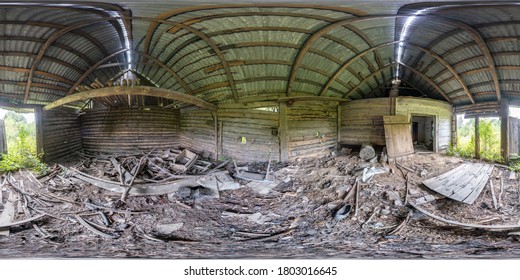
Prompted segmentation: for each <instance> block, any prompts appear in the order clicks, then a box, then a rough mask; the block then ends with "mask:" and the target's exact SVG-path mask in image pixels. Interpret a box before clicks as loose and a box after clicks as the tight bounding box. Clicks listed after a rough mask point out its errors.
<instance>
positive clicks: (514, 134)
mask: <svg viewBox="0 0 520 280" xmlns="http://www.w3.org/2000/svg"><path fill="white" fill-rule="evenodd" d="M509 154H517V155H518V154H520V119H517V118H513V117H509Z"/></svg>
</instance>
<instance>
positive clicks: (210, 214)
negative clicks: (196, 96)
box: [0, 154, 520, 259]
mask: <svg viewBox="0 0 520 280" xmlns="http://www.w3.org/2000/svg"><path fill="white" fill-rule="evenodd" d="M463 162H465V160H462V159H459V158H454V157H449V156H444V155H440V154H415V155H414V156H412V157H411V158H410V159H408V160H407V161H403V162H401V163H400V165H401V166H397V165H395V164H380V163H374V164H371V163H367V162H364V161H362V160H360V159H359V158H358V157H357V156H356V155H345V156H337V157H324V158H321V159H314V160H301V161H297V162H293V163H289V164H284V165H282V164H273V165H271V170H274V174H273V175H274V181H273V182H256V181H248V180H242V179H237V182H239V183H240V188H238V189H231V190H223V191H220V197H218V198H216V197H214V196H212V195H206V193H207V192H206V191H205V189H203V188H181V189H179V190H178V191H177V192H175V193H173V194H164V195H157V196H155V195H154V196H130V197H128V199H127V201H126V203H122V202H121V201H119V199H120V197H121V194H118V193H113V192H110V191H107V190H105V189H101V188H98V187H96V186H92V185H90V184H89V183H86V182H84V181H81V180H79V179H77V178H75V177H73V176H71V175H72V174H71V173H72V171H70V170H69V172H65V171H64V170H61V171H59V173H58V172H55V173H54V174H52V175H50V176H47V177H42V178H40V179H39V182H40V183H38V182H37V181H36V179H35V178H34V177H33V176H32V175H31V173H30V172H29V171H25V170H24V171H21V172H17V173H15V174H13V175H12V177H11V178H8V180H6V176H7V175H6V174H4V175H3V178H2V181H3V182H4V184H3V186H2V188H1V190H2V200H1V202H2V204H1V205H0V210H3V211H5V209H6V205H7V204H8V201H10V204H11V205H14V208H15V209H14V215H15V216H14V218H13V219H12V220H13V221H21V220H24V219H28V218H31V217H32V218H34V217H38V215H41V214H45V216H42V217H40V218H37V219H35V220H34V221H33V222H29V223H24V224H21V225H15V226H12V227H10V230H9V228H5V227H4V228H0V234H2V233H3V234H6V230H7V231H9V232H8V233H9V236H0V257H2V258H70V257H92V258H95V257H104V258H126V257H132V258H323V257H334V258H399V259H401V258H402V259H408V258H517V257H518V256H520V243H519V242H518V239H517V235H515V234H514V231H513V233H511V232H512V231H511V230H509V231H491V230H483V229H468V228H462V227H460V226H452V225H448V224H446V223H443V222H439V221H436V220H433V219H431V218H429V217H427V216H425V215H423V214H421V213H419V212H417V211H415V210H413V209H412V208H411V207H410V206H409V205H405V196H406V200H407V201H408V202H409V201H412V202H416V201H417V199H418V198H420V197H422V196H424V195H428V194H431V195H434V196H435V198H436V200H434V201H432V202H429V203H425V204H422V205H421V207H422V208H424V209H426V210H427V211H429V212H431V213H434V214H435V215H437V216H440V217H443V218H446V219H449V220H454V221H459V222H464V223H471V224H479V223H480V224H492V225H501V224H508V225H516V224H519V223H520V215H518V211H519V206H520V189H519V186H520V185H519V183H518V178H513V177H511V178H510V171H509V170H507V169H506V168H504V167H495V168H494V170H493V174H492V178H491V180H493V183H494V184H493V185H494V187H495V195H496V196H499V195H500V198H501V199H500V202H501V204H500V205H498V206H499V208H498V209H495V208H494V206H493V201H492V196H491V191H490V187H489V186H486V187H485V188H484V191H483V192H482V193H481V194H480V196H479V197H478V198H477V200H476V201H475V202H474V203H473V204H472V205H467V204H463V203H460V202H457V201H453V200H449V199H444V198H442V197H441V196H440V195H436V194H435V193H433V192H432V191H430V190H429V189H427V188H426V187H425V186H423V185H422V184H421V181H422V180H425V179H427V178H431V177H434V176H436V175H439V174H442V173H444V172H446V171H448V170H451V169H453V168H455V167H456V166H458V165H460V164H462V163H463ZM93 164H94V165H95V164H96V163H95V162H94V163H93ZM65 165H66V166H68V167H71V166H78V165H81V164H80V163H79V162H78V161H75V162H74V161H73V162H67V163H65ZM266 166H267V163H261V164H254V165H253V164H251V165H250V166H249V170H250V171H258V172H262V171H263V172H265V170H266ZM368 166H374V167H379V168H381V169H382V170H388V172H387V173H383V174H377V175H374V177H373V178H372V179H370V180H368V182H366V183H363V182H362V178H361V176H362V174H361V173H362V170H361V171H360V170H359V169H360V168H362V167H368ZM226 169H227V170H228V172H229V174H230V175H232V176H233V175H234V173H235V168H234V166H233V164H231V163H230V164H228V166H226ZM408 169H409V170H411V171H409V170H408ZM56 170H58V169H56ZM84 171H85V172H87V171H88V169H84ZM406 174H408V177H409V190H408V195H406V180H405V175H406ZM49 177H52V179H46V178H49ZM500 178H502V182H503V188H502V192H501V191H500ZM356 180H357V181H358V182H359V183H358V186H359V191H358V192H357V210H356V189H355V187H354V186H355V185H356ZM51 181H52V182H51ZM343 206H346V207H345V208H343V209H341V208H342V207H343ZM348 208H350V211H345V212H348V213H345V215H343V216H342V215H340V214H342V212H341V210H348ZM356 211H357V212H356ZM338 212H339V213H338ZM89 222H90V223H89ZM92 229H93V230H92ZM518 231H520V230H518Z"/></svg>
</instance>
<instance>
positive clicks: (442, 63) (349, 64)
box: [319, 41, 475, 103]
mask: <svg viewBox="0 0 520 280" xmlns="http://www.w3.org/2000/svg"><path fill="white" fill-rule="evenodd" d="M398 43H401V41H393V42H388V43H384V44H381V45H378V46H375V47H373V48H370V49H367V50H365V51H363V52H361V53H359V54H358V55H356V56H354V57H352V58H351V59H349V60H348V61H347V62H345V63H344V64H343V65H342V66H340V67H339V68H338V69H337V70H336V72H335V73H334V74H333V75H332V76H331V77H330V78H329V80H328V81H327V83H326V84H325V86H323V88H322V90H321V91H320V93H319V96H322V95H323V94H324V93H325V92H326V91H327V90H328V89H329V88H330V86H331V85H332V83H333V82H334V81H336V80H337V78H338V77H339V76H340V75H341V73H342V72H343V71H344V70H345V69H347V68H348V67H350V66H351V65H352V64H354V63H355V62H356V61H357V60H358V59H359V58H361V57H363V56H365V55H366V54H368V53H370V52H373V51H375V50H377V49H380V48H384V47H387V46H390V45H394V44H398ZM406 46H407V47H411V48H415V49H418V50H420V51H421V52H423V53H426V54H428V55H430V56H431V57H433V58H434V59H435V61H437V62H438V63H440V64H441V65H442V66H444V67H445V68H446V69H447V70H448V71H449V72H450V73H451V74H452V75H453V77H454V78H455V79H456V80H457V81H458V83H459V84H460V85H461V86H462V88H463V89H464V92H465V93H466V95H467V96H468V97H469V99H470V100H471V102H472V103H475V99H474V98H473V96H472V95H471V93H470V91H469V89H468V87H467V86H466V83H464V81H463V80H462V78H461V77H460V76H459V74H458V73H457V71H456V70H455V69H454V68H453V67H452V66H451V65H450V64H449V63H448V62H447V61H446V60H444V59H443V58H442V57H440V56H439V55H438V54H436V53H435V52H433V51H431V50H427V49H425V48H423V47H421V46H418V45H415V44H410V43H408V44H407V45H406ZM383 79H384V77H383Z"/></svg>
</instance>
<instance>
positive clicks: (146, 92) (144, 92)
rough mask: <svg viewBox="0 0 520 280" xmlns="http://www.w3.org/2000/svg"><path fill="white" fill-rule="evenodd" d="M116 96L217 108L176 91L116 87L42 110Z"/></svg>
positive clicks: (77, 95) (60, 101) (67, 98)
mask: <svg viewBox="0 0 520 280" xmlns="http://www.w3.org/2000/svg"><path fill="white" fill-rule="evenodd" d="M117 95H133V96H153V97H159V98H165V99H171V100H179V101H182V102H186V103H190V104H193V105H195V106H198V107H201V108H204V109H208V110H211V111H216V110H217V108H218V107H217V106H216V105H214V104H211V103H208V102H206V101H204V100H202V99H200V98H198V97H195V96H193V95H188V94H185V93H180V92H177V91H173V90H169V89H163V88H156V87H146V86H133V87H129V86H116V87H106V88H99V89H93V90H89V91H85V92H80V93H75V94H72V95H68V96H65V97H63V98H61V99H58V100H56V101H54V102H52V103H50V104H48V105H46V106H45V107H43V109H44V110H51V109H54V108H56V107H59V106H62V105H65V104H68V103H71V102H75V101H80V100H87V99H92V98H100V97H108V96H117Z"/></svg>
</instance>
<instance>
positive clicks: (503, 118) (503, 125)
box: [500, 98, 509, 164]
mask: <svg viewBox="0 0 520 280" xmlns="http://www.w3.org/2000/svg"><path fill="white" fill-rule="evenodd" d="M500 144H501V152H502V158H503V159H504V162H505V163H506V164H507V163H509V99H507V98H502V101H501V103H500Z"/></svg>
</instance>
